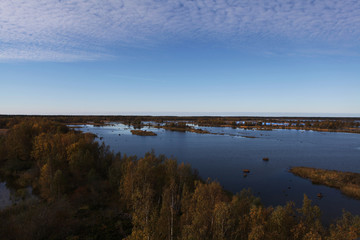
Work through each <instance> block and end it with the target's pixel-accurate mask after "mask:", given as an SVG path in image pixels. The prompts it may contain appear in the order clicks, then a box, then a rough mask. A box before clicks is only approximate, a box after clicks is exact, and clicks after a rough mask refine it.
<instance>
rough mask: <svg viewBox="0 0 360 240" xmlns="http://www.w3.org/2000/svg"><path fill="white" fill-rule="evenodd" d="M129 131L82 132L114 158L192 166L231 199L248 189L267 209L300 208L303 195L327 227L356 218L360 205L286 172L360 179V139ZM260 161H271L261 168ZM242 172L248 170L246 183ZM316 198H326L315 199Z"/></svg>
mask: <svg viewBox="0 0 360 240" xmlns="http://www.w3.org/2000/svg"><path fill="white" fill-rule="evenodd" d="M131 129H132V128H131V127H128V126H126V125H123V124H115V125H113V126H104V127H94V126H92V125H84V126H82V128H81V130H82V131H84V132H92V133H95V134H96V135H97V136H98V137H99V139H98V140H99V141H100V137H101V138H102V141H104V142H105V143H106V144H107V145H110V147H111V149H112V150H114V151H115V152H118V151H119V152H121V153H122V154H127V155H137V156H138V157H142V156H144V154H145V153H146V152H148V151H151V150H152V149H153V150H155V153H156V154H165V155H166V156H168V157H173V158H176V159H177V160H178V162H185V163H190V164H191V166H192V167H193V168H196V169H198V170H199V173H200V175H201V176H202V178H204V179H206V178H208V177H210V178H211V179H216V180H218V181H219V182H220V184H221V185H223V186H224V187H225V189H227V190H230V191H232V192H234V193H236V192H239V191H241V189H243V188H251V189H252V190H253V192H254V194H255V195H256V196H259V197H261V200H262V202H263V203H264V204H265V205H266V206H269V205H273V206H276V205H279V204H285V203H286V202H287V201H294V202H295V203H296V206H298V207H300V206H301V203H302V199H303V195H304V194H306V195H307V196H308V197H309V198H310V199H312V200H313V203H314V204H317V205H319V206H320V208H321V210H322V213H323V219H324V221H325V222H329V221H330V220H331V219H334V218H337V217H339V216H341V214H342V209H345V210H347V211H350V212H352V213H353V214H358V215H360V201H358V200H354V199H351V198H349V197H346V196H344V195H342V194H341V193H340V191H338V190H336V189H332V188H329V187H326V186H321V185H313V184H312V183H311V182H310V181H309V180H306V179H302V178H299V177H296V176H294V175H292V174H291V173H289V172H288V169H289V168H290V167H291V166H306V167H316V168H324V169H335V170H341V171H351V172H357V173H360V134H350V133H332V132H314V131H301V130H300V131H299V130H273V131H257V130H242V129H232V128H217V127H206V128H202V129H206V130H208V131H210V132H213V133H218V134H223V135H212V134H196V133H189V132H186V133H183V132H172V131H166V130H164V129H155V128H151V127H144V128H143V129H146V130H151V131H154V132H156V133H157V134H158V136H136V135H132V134H131V133H130V130H131ZM264 157H268V158H269V159H270V160H269V161H268V162H264V161H263V160H262V159H263V158H264ZM243 169H249V170H250V174H248V175H247V177H244V176H243V172H242V170H243ZM318 193H322V194H323V195H324V198H322V199H318V198H317V197H316V195H317V194H318Z"/></svg>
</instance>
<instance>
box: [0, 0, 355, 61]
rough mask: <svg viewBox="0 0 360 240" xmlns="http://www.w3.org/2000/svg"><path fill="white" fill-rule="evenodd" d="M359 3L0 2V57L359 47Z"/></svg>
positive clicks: (70, 57)
mask: <svg viewBox="0 0 360 240" xmlns="http://www.w3.org/2000/svg"><path fill="white" fill-rule="evenodd" d="M359 12H360V1H356V0H343V1H338V0H328V1H316V0H304V1H288V0H275V1H260V0H242V1H240V0H193V1H189V0H102V1H100V0H57V1H55V0H16V1H13V0H2V1H0V61H6V60H40V61H47V60H53V61H78V60H93V59H99V58H107V57H109V55H111V49H113V48H114V47H115V48H116V47H119V46H139V45H153V44H161V43H163V42H166V41H175V40H178V41H179V40H180V41H181V39H209V38H210V39H216V40H220V41H229V40H231V41H232V42H237V43H239V44H246V43H249V42H254V41H255V42H256V41H260V42H261V41H267V40H269V41H277V40H280V39H281V40H284V41H289V42H307V41H316V42H320V43H322V42H323V43H326V44H327V43H333V42H335V43H341V44H344V45H345V44H346V45H348V46H357V44H358V42H359V40H360V15H359Z"/></svg>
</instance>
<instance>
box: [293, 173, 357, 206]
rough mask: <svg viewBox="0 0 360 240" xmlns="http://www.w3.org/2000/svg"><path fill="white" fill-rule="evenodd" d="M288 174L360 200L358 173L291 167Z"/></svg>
mask: <svg viewBox="0 0 360 240" xmlns="http://www.w3.org/2000/svg"><path fill="white" fill-rule="evenodd" d="M290 172H291V173H293V174H295V175H296V176H299V177H302V178H307V179H310V180H311V181H312V183H314V184H321V185H325V186H328V187H333V188H337V189H340V191H341V192H342V193H343V194H344V195H346V196H349V197H352V198H356V199H360V173H352V172H341V171H335V170H326V169H318V168H310V167H292V168H291V169H290Z"/></svg>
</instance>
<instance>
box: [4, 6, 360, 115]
mask: <svg viewBox="0 0 360 240" xmlns="http://www.w3.org/2000/svg"><path fill="white" fill-rule="evenodd" d="M359 13H360V1H357V0H341V1H338V0H322V1H317V0H311V1H309V0H302V1H290V0H271V1H270V0H203V1H200V0H56V1H55V0H16V1H14V0H1V1H0V114H111V115H114V114H150V115H284V116H286V115H289V116H295V115H299V116H351V117H360V14H359Z"/></svg>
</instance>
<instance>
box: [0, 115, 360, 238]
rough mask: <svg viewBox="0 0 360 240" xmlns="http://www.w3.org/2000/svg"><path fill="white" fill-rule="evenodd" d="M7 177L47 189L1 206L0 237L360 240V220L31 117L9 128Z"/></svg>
mask: <svg viewBox="0 0 360 240" xmlns="http://www.w3.org/2000/svg"><path fill="white" fill-rule="evenodd" d="M0 164H1V168H0V169H1V175H2V176H3V177H4V178H5V179H6V180H7V181H8V183H9V186H10V185H11V186H12V187H13V188H15V189H17V190H18V191H19V190H21V189H23V188H26V187H28V186H31V187H32V189H33V194H34V195H35V196H37V197H36V198H32V199H31V200H26V196H24V198H25V200H23V201H22V202H20V203H18V204H17V205H15V206H12V207H8V208H6V209H4V210H2V211H1V212H0V221H1V224H0V239H122V238H126V239H129V240H130V239H139V240H140V239H141V240H142V239H155V240H158V239H169V240H173V239H184V240H185V239H188V240H190V239H214V240H220V239H221V240H225V239H254V240H255V239H259V240H260V239H269V240H270V239H284V240H285V239H344V240H345V239H346V240H347V239H356V238H358V237H360V218H359V217H358V216H352V215H351V214H349V213H344V215H343V217H342V218H341V219H339V220H338V221H337V222H336V223H334V224H332V225H331V226H330V227H324V226H323V225H322V223H321V221H320V216H321V212H320V209H319V208H318V207H317V206H313V205H312V204H311V201H310V200H309V199H308V198H307V197H306V196H304V200H303V205H302V206H299V208H296V207H295V206H294V204H293V203H291V202H289V203H288V204H286V205H285V206H277V207H266V206H263V205H262V204H261V201H260V199H258V198H255V197H254V196H253V195H252V194H251V191H250V190H243V191H242V192H241V193H239V194H235V195H234V194H232V193H229V192H227V191H225V190H224V189H223V188H222V187H221V185H220V184H219V183H218V182H214V181H211V180H207V181H202V180H201V179H200V178H199V176H198V174H197V172H196V171H194V170H193V169H192V168H191V167H190V166H189V165H186V164H183V163H182V164H178V163H177V162H176V160H174V159H169V158H166V157H165V156H162V155H159V156H157V155H155V153H153V152H150V153H147V154H146V155H145V156H144V157H142V158H137V157H136V156H126V155H121V154H120V153H117V154H115V153H113V152H111V151H110V150H109V148H108V147H106V146H105V145H103V144H102V145H100V144H99V143H98V142H96V141H94V135H92V134H83V133H79V132H75V131H72V130H70V129H69V128H67V127H66V126H65V125H62V124H60V123H56V122H53V121H50V120H47V119H46V118H26V119H25V118H24V119H23V120H20V121H18V122H17V123H15V124H12V126H11V129H10V130H9V131H7V133H6V134H5V135H3V136H0Z"/></svg>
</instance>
